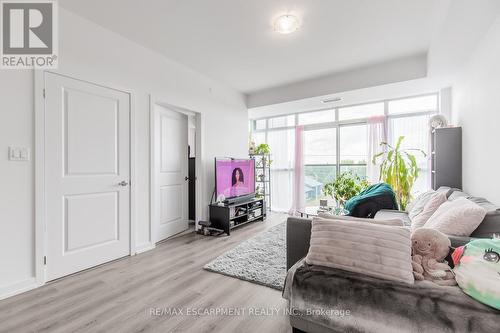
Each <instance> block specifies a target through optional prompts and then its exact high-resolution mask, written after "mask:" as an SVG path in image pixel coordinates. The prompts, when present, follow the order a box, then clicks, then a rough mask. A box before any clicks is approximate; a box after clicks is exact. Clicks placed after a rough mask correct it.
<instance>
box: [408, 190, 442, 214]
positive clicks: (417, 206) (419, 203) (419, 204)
mask: <svg viewBox="0 0 500 333" xmlns="http://www.w3.org/2000/svg"><path fill="white" fill-rule="evenodd" d="M435 193H436V191H433V190H430V191H427V192H424V193H422V194H421V195H419V196H418V197H417V198H416V199H415V200H414V201H413V202H412V203H411V204H410V205H409V207H408V208H407V211H408V217H409V218H410V220H413V219H414V218H415V217H416V216H417V215H418V214H420V213H422V211H423V210H424V206H425V204H426V203H427V202H428V201H429V200H430V199H431V198H432V196H433V195H434V194H435Z"/></svg>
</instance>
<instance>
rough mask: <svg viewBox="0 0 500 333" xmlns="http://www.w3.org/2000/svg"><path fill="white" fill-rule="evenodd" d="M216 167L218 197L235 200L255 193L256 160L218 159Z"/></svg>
mask: <svg viewBox="0 0 500 333" xmlns="http://www.w3.org/2000/svg"><path fill="white" fill-rule="evenodd" d="M215 167H216V170H215V172H216V178H217V183H216V190H217V196H219V195H221V194H222V195H224V196H225V197H226V198H234V197H239V196H242V195H246V194H251V193H254V192H255V161H254V160H251V159H250V160H243V159H242V160H236V159H233V160H231V159H217V160H216V163H215Z"/></svg>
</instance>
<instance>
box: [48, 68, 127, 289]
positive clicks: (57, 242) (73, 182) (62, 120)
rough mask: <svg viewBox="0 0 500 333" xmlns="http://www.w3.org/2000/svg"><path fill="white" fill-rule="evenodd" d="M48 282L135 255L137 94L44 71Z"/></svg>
mask: <svg viewBox="0 0 500 333" xmlns="http://www.w3.org/2000/svg"><path fill="white" fill-rule="evenodd" d="M45 91H46V98H45V117H46V118H45V119H46V120H45V133H46V138H45V140H46V142H45V161H46V162H45V176H46V177H45V186H46V200H47V252H46V253H47V279H48V280H53V279H56V278H59V277H61V276H65V275H68V274H71V273H74V272H77V271H80V270H83V269H86V268H90V267H93V266H96V265H99V264H102V263H105V262H107V261H111V260H114V259H117V258H120V257H123V256H126V255H128V254H130V208H129V206H130V186H129V183H130V180H129V179H130V141H129V140H130V138H129V136H130V130H129V127H130V96H129V94H127V93H124V92H121V91H117V90H114V89H110V88H105V87H102V86H98V85H94V84H90V83H87V82H83V81H79V80H75V79H71V78H68V77H64V76H60V75H57V74H52V73H45Z"/></svg>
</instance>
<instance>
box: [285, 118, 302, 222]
mask: <svg viewBox="0 0 500 333" xmlns="http://www.w3.org/2000/svg"><path fill="white" fill-rule="evenodd" d="M292 189H293V190H292V207H291V208H290V210H289V211H288V213H289V214H290V215H295V213H296V212H297V211H298V209H299V208H303V207H304V206H305V194H304V126H297V127H295V158H294V173H293V185H292Z"/></svg>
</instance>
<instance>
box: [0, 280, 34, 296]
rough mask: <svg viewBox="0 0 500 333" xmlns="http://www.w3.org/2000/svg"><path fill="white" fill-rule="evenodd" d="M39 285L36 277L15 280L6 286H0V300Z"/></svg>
mask: <svg viewBox="0 0 500 333" xmlns="http://www.w3.org/2000/svg"><path fill="white" fill-rule="evenodd" d="M38 287H41V285H40V284H39V283H37V282H36V278H34V277H33V278H29V279H27V280H24V281H21V282H16V283H13V284H10V285H7V286H2V287H0V300H2V299H6V298H9V297H12V296H15V295H19V294H22V293H24V292H26V291H29V290H32V289H35V288H38Z"/></svg>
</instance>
